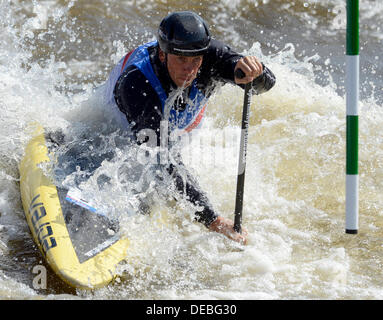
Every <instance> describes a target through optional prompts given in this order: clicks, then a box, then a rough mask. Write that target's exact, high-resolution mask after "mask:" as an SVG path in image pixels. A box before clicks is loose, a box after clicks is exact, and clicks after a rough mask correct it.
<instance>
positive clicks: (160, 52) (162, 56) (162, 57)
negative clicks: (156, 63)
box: [158, 47, 166, 63]
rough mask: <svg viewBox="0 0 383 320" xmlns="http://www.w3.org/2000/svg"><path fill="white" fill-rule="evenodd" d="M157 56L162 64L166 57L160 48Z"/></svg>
mask: <svg viewBox="0 0 383 320" xmlns="http://www.w3.org/2000/svg"><path fill="white" fill-rule="evenodd" d="M158 56H159V58H160V61H161V62H162V63H164V62H165V58H166V56H165V52H163V51H162V50H161V48H160V47H159V48H158Z"/></svg>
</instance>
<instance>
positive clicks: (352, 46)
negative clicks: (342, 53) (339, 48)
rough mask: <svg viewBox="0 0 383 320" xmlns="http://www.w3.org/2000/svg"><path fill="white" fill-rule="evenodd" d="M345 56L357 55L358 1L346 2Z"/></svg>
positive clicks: (349, 0)
mask: <svg viewBox="0 0 383 320" xmlns="http://www.w3.org/2000/svg"><path fill="white" fill-rule="evenodd" d="M346 42H347V49H346V50H347V51H346V53H347V55H352V56H353V55H358V54H359V0H347V41H346Z"/></svg>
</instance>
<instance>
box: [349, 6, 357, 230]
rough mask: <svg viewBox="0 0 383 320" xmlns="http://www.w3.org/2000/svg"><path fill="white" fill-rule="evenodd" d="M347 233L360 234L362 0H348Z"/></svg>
mask: <svg viewBox="0 0 383 320" xmlns="http://www.w3.org/2000/svg"><path fill="white" fill-rule="evenodd" d="M346 33H347V35H346V37H347V39H346V47H347V48H346V233H351V234H356V233H358V211H359V203H358V202H359V201H358V200H359V190H358V189H359V174H358V131H359V129H358V123H359V115H358V101H359V0H347V32H346Z"/></svg>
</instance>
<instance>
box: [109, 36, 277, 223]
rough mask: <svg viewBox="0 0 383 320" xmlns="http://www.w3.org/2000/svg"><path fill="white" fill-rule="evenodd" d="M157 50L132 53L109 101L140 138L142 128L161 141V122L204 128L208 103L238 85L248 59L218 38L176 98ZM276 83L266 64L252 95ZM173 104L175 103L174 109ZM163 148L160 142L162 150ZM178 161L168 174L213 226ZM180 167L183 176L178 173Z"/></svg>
mask: <svg viewBox="0 0 383 320" xmlns="http://www.w3.org/2000/svg"><path fill="white" fill-rule="evenodd" d="M158 50H159V49H158V43H157V41H153V42H150V43H147V44H144V45H142V46H140V47H138V48H137V49H135V50H133V51H131V52H129V53H128V54H127V55H126V56H125V57H124V58H122V59H121V60H120V62H119V63H118V64H117V65H116V67H115V68H114V69H113V70H112V72H111V75H110V77H109V80H108V88H109V93H108V94H109V96H110V98H109V99H110V102H112V103H113V104H114V105H117V107H118V109H119V111H120V112H121V114H122V116H123V117H126V120H127V122H128V123H129V127H130V130H131V131H132V133H133V135H134V136H135V137H137V136H138V133H139V132H140V131H141V130H142V129H145V130H146V129H152V130H154V131H155V132H156V133H157V136H158V137H160V123H161V120H164V118H165V117H166V118H167V120H168V121H169V122H168V123H169V130H170V131H172V130H175V129H178V130H181V131H184V132H190V131H191V130H193V129H195V128H197V127H198V126H199V125H200V124H201V121H202V118H203V115H204V112H205V109H206V102H207V99H208V98H209V97H210V96H211V95H212V93H213V91H214V89H215V88H216V87H217V85H218V84H224V83H232V84H235V82H234V68H235V66H236V64H237V62H238V60H239V59H241V58H242V57H243V56H242V55H240V54H238V53H236V52H234V51H233V50H231V49H230V48H229V47H228V46H226V45H225V44H223V43H221V42H219V41H217V40H214V39H213V40H212V41H211V44H210V47H209V50H208V52H207V53H206V54H205V55H204V58H203V62H202V65H201V68H200V70H199V72H198V75H197V78H196V79H195V80H194V81H193V83H192V84H191V85H190V86H189V87H188V88H185V89H184V90H183V91H181V92H180V90H178V91H176V92H177V95H174V92H175V90H176V89H177V86H176V85H175V84H174V82H173V81H172V79H171V77H170V75H169V73H168V70H167V67H166V64H165V63H162V62H161V61H160V59H159V54H158ZM274 84H275V77H274V74H273V73H272V72H271V71H270V70H269V69H268V68H267V67H266V66H264V65H263V74H262V75H260V76H259V77H258V78H256V79H254V81H253V83H252V88H253V90H254V91H253V92H254V93H256V94H260V93H263V92H266V91H268V90H270V89H271V88H272V87H273V86H274ZM240 86H241V87H242V88H243V87H244V86H243V85H240ZM169 101H172V102H171V103H170V104H169ZM124 120H125V119H124ZM140 142H141V143H142V142H145V141H140ZM160 143H161V142H160V141H159V139H158V141H157V145H158V146H159V145H160ZM178 159H179V161H177V163H175V164H169V165H168V166H167V168H166V169H167V171H168V172H169V173H170V174H171V175H172V177H173V179H174V182H175V185H176V188H177V190H178V191H179V192H180V193H181V194H183V195H184V196H186V198H187V199H188V200H189V201H190V202H192V203H193V204H194V205H197V206H199V207H202V208H203V209H202V211H199V212H196V218H197V220H198V221H200V222H202V223H204V224H205V225H206V226H207V227H208V226H209V225H210V224H211V223H212V222H213V221H214V220H215V219H216V218H217V214H216V213H215V212H214V210H213V208H212V206H211V204H210V203H209V200H208V198H207V196H206V194H205V193H204V192H203V191H202V190H201V188H200V187H199V186H198V184H197V181H196V180H195V179H194V178H193V177H192V176H191V175H190V174H189V173H188V174H186V175H185V173H184V172H185V168H184V166H183V164H182V161H181V160H180V158H178ZM181 166H182V167H183V168H182V171H183V174H182V175H181V174H180V173H179V169H178V168H180V167H181ZM186 171H187V170H186Z"/></svg>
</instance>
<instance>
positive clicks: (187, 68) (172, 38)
mask: <svg viewBox="0 0 383 320" xmlns="http://www.w3.org/2000/svg"><path fill="white" fill-rule="evenodd" d="M210 40H211V37H210V32H209V28H208V26H207V24H206V22H205V21H204V20H203V19H202V18H201V17H200V16H199V15H197V14H195V13H194V12H190V11H181V12H174V13H171V14H169V15H168V16H167V17H165V18H164V19H163V20H162V22H161V24H160V27H159V29H158V43H159V47H160V50H159V56H160V60H161V61H162V62H163V63H166V66H167V68H168V71H169V75H170V77H171V78H172V80H173V82H174V83H175V84H176V85H177V86H178V87H185V88H186V87H188V86H189V85H190V84H191V83H192V82H193V80H194V79H195V78H196V77H197V73H198V70H199V68H200V67H201V65H202V61H203V56H204V54H205V53H206V52H207V50H208V48H209V45H210Z"/></svg>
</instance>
